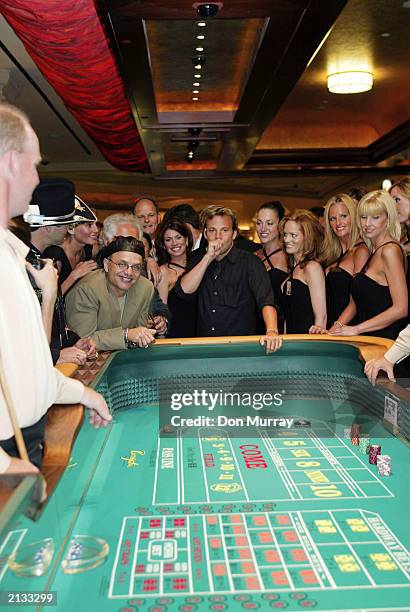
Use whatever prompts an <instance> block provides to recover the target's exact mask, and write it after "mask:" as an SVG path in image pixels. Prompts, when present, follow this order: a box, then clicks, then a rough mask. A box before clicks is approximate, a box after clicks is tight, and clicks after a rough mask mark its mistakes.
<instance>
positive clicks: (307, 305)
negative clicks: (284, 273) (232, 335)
mask: <svg viewBox="0 0 410 612" xmlns="http://www.w3.org/2000/svg"><path fill="white" fill-rule="evenodd" d="M280 230H281V234H282V236H283V242H284V245H285V249H286V253H287V255H288V261H289V268H290V270H291V273H290V275H289V276H288V277H287V279H286V280H285V281H284V283H283V284H282V287H281V298H280V299H281V303H282V305H283V309H284V312H285V319H286V333H288V334H316V333H324V332H325V330H326V288H325V275H324V272H323V268H322V266H321V264H320V263H319V253H320V249H321V243H322V237H323V234H322V229H321V226H320V223H319V221H318V220H317V218H316V217H315V216H314V215H313V214H312V213H311V212H309V211H307V210H296V211H295V212H294V213H292V214H291V215H289V216H286V217H284V218H283V219H282V221H281V223H280Z"/></svg>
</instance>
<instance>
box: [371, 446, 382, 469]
mask: <svg viewBox="0 0 410 612" xmlns="http://www.w3.org/2000/svg"><path fill="white" fill-rule="evenodd" d="M381 452H382V447H381V446H380V445H379V444H371V445H370V449H369V463H371V464H372V465H376V464H377V457H378V455H380V453H381Z"/></svg>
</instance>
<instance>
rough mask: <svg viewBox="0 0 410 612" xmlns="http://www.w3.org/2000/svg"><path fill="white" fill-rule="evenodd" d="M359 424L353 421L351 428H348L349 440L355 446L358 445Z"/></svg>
mask: <svg viewBox="0 0 410 612" xmlns="http://www.w3.org/2000/svg"><path fill="white" fill-rule="evenodd" d="M359 436H360V425H358V424H357V423H353V425H352V428H351V430H350V441H351V443H352V444H354V445H355V446H359V440H360V437H359Z"/></svg>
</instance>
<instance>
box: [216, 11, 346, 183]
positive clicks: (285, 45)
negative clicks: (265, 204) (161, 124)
mask: <svg viewBox="0 0 410 612" xmlns="http://www.w3.org/2000/svg"><path fill="white" fill-rule="evenodd" d="M346 2H347V0H332V2H329V1H328V0H310V1H307V2H306V6H305V8H304V10H300V11H299V13H298V18H297V20H296V21H293V23H292V21H291V20H288V21H287V22H286V23H283V24H280V26H278V24H276V23H275V20H274V18H271V19H270V21H269V24H268V26H267V28H266V32H265V36H264V39H263V41H262V44H261V46H260V49H259V52H258V55H257V57H256V60H255V64H254V66H253V69H252V73H251V76H250V78H249V80H248V83H247V85H246V87H245V91H244V93H243V95H242V98H241V102H240V105H239V108H238V111H237V113H236V115H235V119H234V121H235V122H236V123H250V127H249V128H248V129H245V130H237V129H233V130H232V131H231V133H230V134H229V135H228V136H227V137H226V138H225V139H224V146H223V148H222V151H221V154H220V157H219V161H218V170H221V171H227V170H239V169H241V168H243V167H244V165H245V164H246V163H247V161H248V159H249V158H250V156H251V155H252V153H253V152H254V150H255V148H256V145H257V143H258V141H259V139H260V138H261V136H262V134H263V132H264V131H265V129H266V128H267V127H268V125H269V124H270V123H271V121H272V119H273V118H274V116H275V115H276V113H277V112H278V111H279V109H280V107H281V106H282V104H283V102H284V101H285V100H286V98H287V96H288V95H289V93H290V92H291V91H292V89H293V87H294V86H295V85H296V83H297V81H298V80H299V78H300V77H301V75H302V74H303V72H304V70H305V69H306V66H307V65H308V63H309V61H310V59H311V58H312V57H313V55H314V53H315V51H316V50H317V48H318V47H319V45H320V44H321V42H322V41H323V39H324V38H325V36H326V35H327V33H328V32H329V30H330V28H331V27H332V25H333V23H334V22H335V20H336V18H337V17H338V15H339V13H340V12H341V10H342V9H343V7H344V6H345V4H346ZM289 28H290V29H289Z"/></svg>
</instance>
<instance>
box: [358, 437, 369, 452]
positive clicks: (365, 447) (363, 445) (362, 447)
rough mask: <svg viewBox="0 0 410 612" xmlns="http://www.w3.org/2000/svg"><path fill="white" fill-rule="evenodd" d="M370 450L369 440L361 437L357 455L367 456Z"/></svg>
mask: <svg viewBox="0 0 410 612" xmlns="http://www.w3.org/2000/svg"><path fill="white" fill-rule="evenodd" d="M369 450H370V438H368V437H367V436H364V437H361V438H360V440H359V453H361V454H362V455H367V453H368V452H369Z"/></svg>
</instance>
